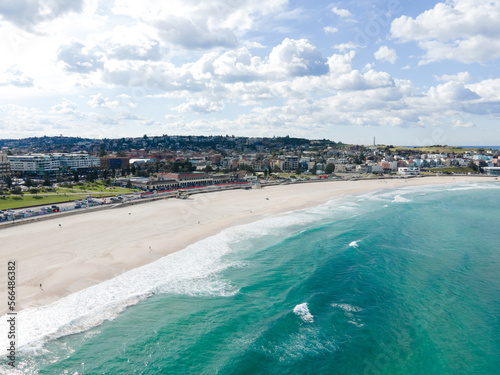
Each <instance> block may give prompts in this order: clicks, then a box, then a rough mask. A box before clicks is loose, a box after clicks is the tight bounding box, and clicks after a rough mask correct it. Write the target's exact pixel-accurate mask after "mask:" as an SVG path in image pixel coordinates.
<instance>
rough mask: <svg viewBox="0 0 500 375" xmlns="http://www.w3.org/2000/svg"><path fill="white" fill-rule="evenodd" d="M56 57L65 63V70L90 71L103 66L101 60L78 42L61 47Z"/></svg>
mask: <svg viewBox="0 0 500 375" xmlns="http://www.w3.org/2000/svg"><path fill="white" fill-rule="evenodd" d="M57 58H58V59H59V60H60V61H62V62H63V63H64V64H65V68H66V70H68V71H70V72H75V73H90V72H92V71H95V70H97V69H100V68H102V67H103V66H104V63H103V62H102V60H101V59H100V58H99V57H98V56H96V55H95V54H94V53H93V52H91V51H88V50H87V48H86V47H85V46H84V45H83V44H82V43H80V42H72V43H71V44H69V45H66V46H63V47H61V49H60V50H59V53H58V55H57Z"/></svg>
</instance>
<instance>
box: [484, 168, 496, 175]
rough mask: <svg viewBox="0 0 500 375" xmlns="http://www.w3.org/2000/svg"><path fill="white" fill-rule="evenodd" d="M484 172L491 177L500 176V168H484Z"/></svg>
mask: <svg viewBox="0 0 500 375" xmlns="http://www.w3.org/2000/svg"><path fill="white" fill-rule="evenodd" d="M484 172H485V173H486V174H488V175H490V176H500V167H484Z"/></svg>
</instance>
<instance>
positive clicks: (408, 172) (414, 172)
mask: <svg viewBox="0 0 500 375" xmlns="http://www.w3.org/2000/svg"><path fill="white" fill-rule="evenodd" d="M398 174H399V175H402V176H418V175H419V174H420V168H419V167H400V168H398Z"/></svg>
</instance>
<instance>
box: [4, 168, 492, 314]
mask: <svg viewBox="0 0 500 375" xmlns="http://www.w3.org/2000/svg"><path fill="white" fill-rule="evenodd" d="M487 181H495V178H493V177H492V178H489V177H473V176H463V177H459V176H455V177H426V178H416V179H408V180H407V179H393V180H362V181H330V182H318V183H307V184H294V185H280V186H274V187H266V188H263V189H252V190H231V191H225V192H217V193H210V194H198V195H194V196H192V197H190V198H189V199H186V200H178V199H165V200H159V201H155V202H150V203H143V204H134V205H133V206H127V207H121V208H114V209H108V210H103V211H97V212H89V213H86V214H80V215H72V216H64V217H54V219H52V220H45V221H40V222H34V223H30V224H26V225H19V226H12V227H9V228H4V229H1V230H0V243H1V249H0V258H1V259H2V261H3V266H2V267H1V271H0V280H4V281H3V282H1V283H0V295H1V296H2V298H3V301H7V294H6V292H7V282H6V280H7V261H10V260H14V261H16V265H17V270H16V274H17V275H16V276H17V302H16V303H17V306H16V307H17V311H20V310H22V309H26V308H30V307H38V306H42V305H46V304H49V303H51V302H53V301H55V300H57V299H59V298H62V297H64V296H67V295H69V294H71V293H74V292H76V291H79V290H82V289H84V288H87V287H89V286H92V285H94V284H97V283H99V282H102V281H104V280H107V279H110V278H113V277H115V276H118V275H120V274H122V273H123V272H126V271H127V270H131V269H133V268H136V267H139V266H142V265H144V264H147V263H150V262H153V261H155V260H157V259H159V258H161V257H163V256H165V255H168V254H170V253H172V252H175V251H179V250H182V249H184V248H185V247H186V246H188V245H190V244H192V243H195V242H197V241H199V240H201V239H203V238H206V237H208V236H211V235H214V234H217V233H219V232H220V231H221V230H223V229H225V228H228V227H231V226H235V225H240V224H246V223H250V222H254V221H257V220H259V219H262V218H265V217H269V216H272V215H276V214H279V213H283V212H287V211H293V210H297V209H302V208H305V207H310V206H315V205H319V204H322V203H324V202H327V201H329V200H331V199H334V198H336V197H339V196H342V195H346V194H355V193H361V192H367V191H373V190H379V189H390V188H397V187H403V186H412V185H413V186H415V185H429V184H451V183H465V182H487ZM40 284H41V285H42V286H41V287H40ZM6 312H7V309H6V303H2V309H0V315H3V314H5V313H6Z"/></svg>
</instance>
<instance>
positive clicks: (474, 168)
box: [469, 161, 479, 172]
mask: <svg viewBox="0 0 500 375" xmlns="http://www.w3.org/2000/svg"><path fill="white" fill-rule="evenodd" d="M469 168H470V169H472V170H473V171H474V172H479V167H478V166H477V165H476V163H474V162H472V161H471V162H470V163H469Z"/></svg>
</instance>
